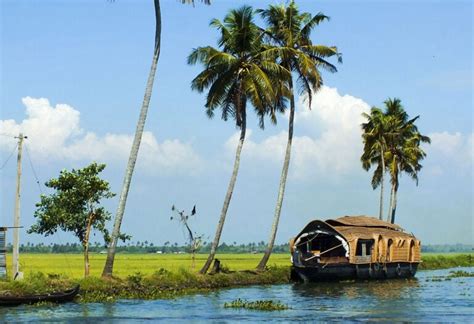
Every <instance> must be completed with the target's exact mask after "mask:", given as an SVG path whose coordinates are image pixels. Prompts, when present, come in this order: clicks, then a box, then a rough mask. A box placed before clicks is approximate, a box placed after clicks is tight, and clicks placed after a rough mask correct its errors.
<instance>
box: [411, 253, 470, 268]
mask: <svg viewBox="0 0 474 324" xmlns="http://www.w3.org/2000/svg"><path fill="white" fill-rule="evenodd" d="M422 260H423V262H422V263H421V264H420V265H419V267H418V269H419V270H435V269H447V268H454V267H472V266H474V254H472V253H466V254H461V253H446V254H434V253H433V254H431V253H430V254H428V253H427V254H423V255H422Z"/></svg>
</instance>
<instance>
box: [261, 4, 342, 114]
mask: <svg viewBox="0 0 474 324" xmlns="http://www.w3.org/2000/svg"><path fill="white" fill-rule="evenodd" d="M257 13H259V14H260V16H261V17H262V18H263V19H264V21H265V23H266V28H265V40H266V42H267V44H266V46H267V49H268V50H267V51H266V52H265V53H264V54H265V55H269V57H272V56H273V57H274V58H275V59H276V60H277V62H278V63H279V64H281V65H282V66H284V67H285V68H286V69H288V70H289V71H291V72H294V73H295V74H296V84H297V86H298V88H299V92H300V94H305V95H306V97H305V98H307V99H308V104H309V107H311V101H312V96H313V93H314V92H315V91H316V90H318V89H319V88H320V87H321V86H322V84H323V79H322V76H321V72H320V69H324V70H326V71H328V72H332V73H334V72H336V71H337V68H336V66H334V65H333V64H332V63H330V62H329V61H328V59H329V58H331V57H334V56H335V57H337V59H338V61H339V62H342V56H341V54H340V53H339V52H338V50H337V47H335V46H325V45H315V44H313V43H312V41H311V32H312V31H313V30H314V28H315V27H317V26H318V25H319V24H320V23H322V22H323V21H325V20H329V17H328V16H325V15H323V14H322V13H318V14H316V15H314V16H312V15H311V14H310V13H308V12H300V11H299V10H298V6H297V5H296V3H295V2H294V1H292V2H290V4H288V5H287V6H286V5H283V4H281V5H270V6H269V7H268V8H267V9H259V10H257ZM287 80H288V81H289V82H288V83H289V84H288V88H289V91H290V93H289V94H288V95H289V96H291V97H293V96H294V95H293V78H292V77H290V78H289V79H287ZM282 81H285V80H282Z"/></svg>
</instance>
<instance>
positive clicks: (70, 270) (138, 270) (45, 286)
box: [0, 254, 474, 302]
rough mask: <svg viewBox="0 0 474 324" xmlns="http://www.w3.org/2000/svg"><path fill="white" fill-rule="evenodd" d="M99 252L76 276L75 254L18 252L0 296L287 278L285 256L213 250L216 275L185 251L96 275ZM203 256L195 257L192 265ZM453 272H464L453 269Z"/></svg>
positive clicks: (162, 294)
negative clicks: (87, 271) (14, 272)
mask: <svg viewBox="0 0 474 324" xmlns="http://www.w3.org/2000/svg"><path fill="white" fill-rule="evenodd" d="M105 257H106V256H105V255H99V254H92V255H91V263H92V264H96V266H92V267H91V270H92V271H91V275H90V277H88V278H82V262H83V260H82V257H81V255H80V254H76V255H71V254H69V255H64V254H23V255H22V268H23V270H24V272H25V280H21V281H4V282H0V295H26V294H38V293H45V292H52V291H59V290H64V289H68V288H71V287H73V286H75V285H77V284H80V285H81V292H80V295H79V297H78V300H79V301H82V302H113V301H115V300H116V299H158V298H171V297H177V296H181V295H185V294H189V293H196V292H206V291H210V290H214V289H220V288H230V287H239V286H248V285H269V284H281V283H287V282H289V274H290V271H289V270H290V267H289V264H290V263H289V258H288V254H272V256H271V258H270V262H269V264H271V266H270V267H269V268H267V271H262V272H260V271H254V270H248V269H254V268H255V265H256V264H257V263H258V261H259V260H260V259H261V257H262V254H218V255H217V258H218V259H219V260H220V261H221V264H222V266H221V268H222V269H223V272H222V273H217V274H213V275H209V274H207V275H203V274H199V273H197V271H192V270H191V259H190V256H188V255H150V254H129V255H127V254H118V255H117V259H116V272H115V273H116V275H117V277H114V278H104V279H102V278H100V266H101V265H103V264H104V262H105ZM206 257H207V256H206V255H205V254H198V255H196V265H197V266H200V265H202V264H204V262H205V260H206ZM473 259H474V255H473V254H429V255H426V256H423V262H422V263H421V264H420V267H419V269H420V270H434V269H443V268H453V267H472V266H474V263H473ZM453 276H465V273H464V272H462V273H461V272H459V273H458V272H453Z"/></svg>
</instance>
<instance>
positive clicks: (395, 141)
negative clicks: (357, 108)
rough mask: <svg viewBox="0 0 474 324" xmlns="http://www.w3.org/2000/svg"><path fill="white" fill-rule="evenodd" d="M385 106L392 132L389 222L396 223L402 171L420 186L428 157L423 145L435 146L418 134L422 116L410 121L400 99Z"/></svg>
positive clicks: (392, 100) (390, 141)
mask: <svg viewBox="0 0 474 324" xmlns="http://www.w3.org/2000/svg"><path fill="white" fill-rule="evenodd" d="M384 103H385V107H386V111H385V115H386V116H387V117H388V123H389V126H388V128H389V129H390V132H389V135H388V136H387V139H386V144H387V152H386V154H385V157H386V161H388V162H387V167H388V171H389V173H390V183H391V185H392V186H391V193H390V209H389V214H388V217H387V221H388V222H391V223H395V214H396V209H397V193H398V187H399V176H400V174H401V172H404V173H406V174H408V175H409V176H410V177H411V178H412V179H413V180H415V181H416V184H417V185H418V173H419V171H420V170H421V168H422V167H423V166H422V165H421V164H420V161H422V160H423V159H424V158H425V157H426V153H425V152H424V151H423V149H422V148H421V146H420V145H421V143H431V140H430V138H429V137H428V136H425V135H422V134H421V133H420V132H419V131H418V127H417V126H416V124H415V122H416V120H417V119H418V118H419V116H416V117H415V118H412V119H409V116H408V114H407V113H406V111H405V110H404V108H403V106H402V104H401V100H400V99H398V98H394V99H390V98H389V99H388V100H386V101H385V102H384Z"/></svg>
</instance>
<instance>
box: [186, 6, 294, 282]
mask: <svg viewBox="0 0 474 324" xmlns="http://www.w3.org/2000/svg"><path fill="white" fill-rule="evenodd" d="M210 25H211V26H212V27H214V28H216V29H217V30H219V32H220V38H219V41H218V44H219V49H216V48H214V47H211V46H207V47H199V48H197V49H194V50H193V51H192V53H191V54H190V56H189V58H188V63H189V64H196V63H201V64H202V65H203V66H204V70H203V71H202V72H201V73H199V74H198V75H197V76H196V77H195V78H194V79H193V81H192V83H191V87H192V89H193V90H196V91H198V92H204V90H206V89H207V91H208V92H207V98H206V104H205V108H206V112H207V115H208V117H209V118H212V117H213V116H214V114H215V110H217V109H220V110H221V117H222V119H223V120H225V121H227V120H228V118H229V117H231V118H233V119H234V120H235V123H236V126H237V127H238V128H239V129H240V137H239V142H238V145H237V149H236V153H235V161H234V167H233V171H232V176H231V178H230V182H229V185H228V188H227V193H226V195H225V199H224V204H223V206H222V210H221V213H220V218H219V222H218V224H217V229H216V234H215V237H214V241H213V242H212V245H211V251H210V254H209V257H208V259H207V261H206V263H205V264H204V266H203V268H202V269H201V271H200V272H201V273H206V272H207V271H208V269H209V267H210V265H211V262H212V260H213V259H214V256H215V254H216V251H217V247H218V245H219V240H220V237H221V234H222V229H223V227H224V222H225V218H226V215H227V210H228V208H229V204H230V200H231V198H232V193H233V191H234V187H235V182H236V180H237V174H238V171H239V165H240V155H241V152H242V147H243V145H244V141H245V133H246V129H247V102H248V101H249V102H250V103H251V104H252V106H253V107H254V109H255V112H256V113H257V116H258V117H259V122H260V127H262V128H263V126H264V117H265V116H266V115H270V117H271V120H272V121H273V122H276V117H275V114H276V112H277V111H282V110H283V109H284V100H283V98H284V86H283V85H282V83H281V81H280V80H285V79H287V78H288V77H289V74H290V73H289V71H287V70H285V69H284V68H283V67H282V66H280V65H279V64H277V63H275V57H272V56H271V55H269V54H268V53H266V52H267V51H268V50H269V49H268V48H267V47H265V46H264V44H263V43H262V35H263V34H262V32H261V31H260V29H259V28H258V27H257V26H256V25H255V23H254V15H253V9H252V8H251V7H249V6H243V7H241V8H239V9H236V10H231V11H230V12H229V13H228V14H227V15H226V16H225V18H224V20H223V22H221V21H219V20H217V19H214V20H212V21H211V24H210Z"/></svg>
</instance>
